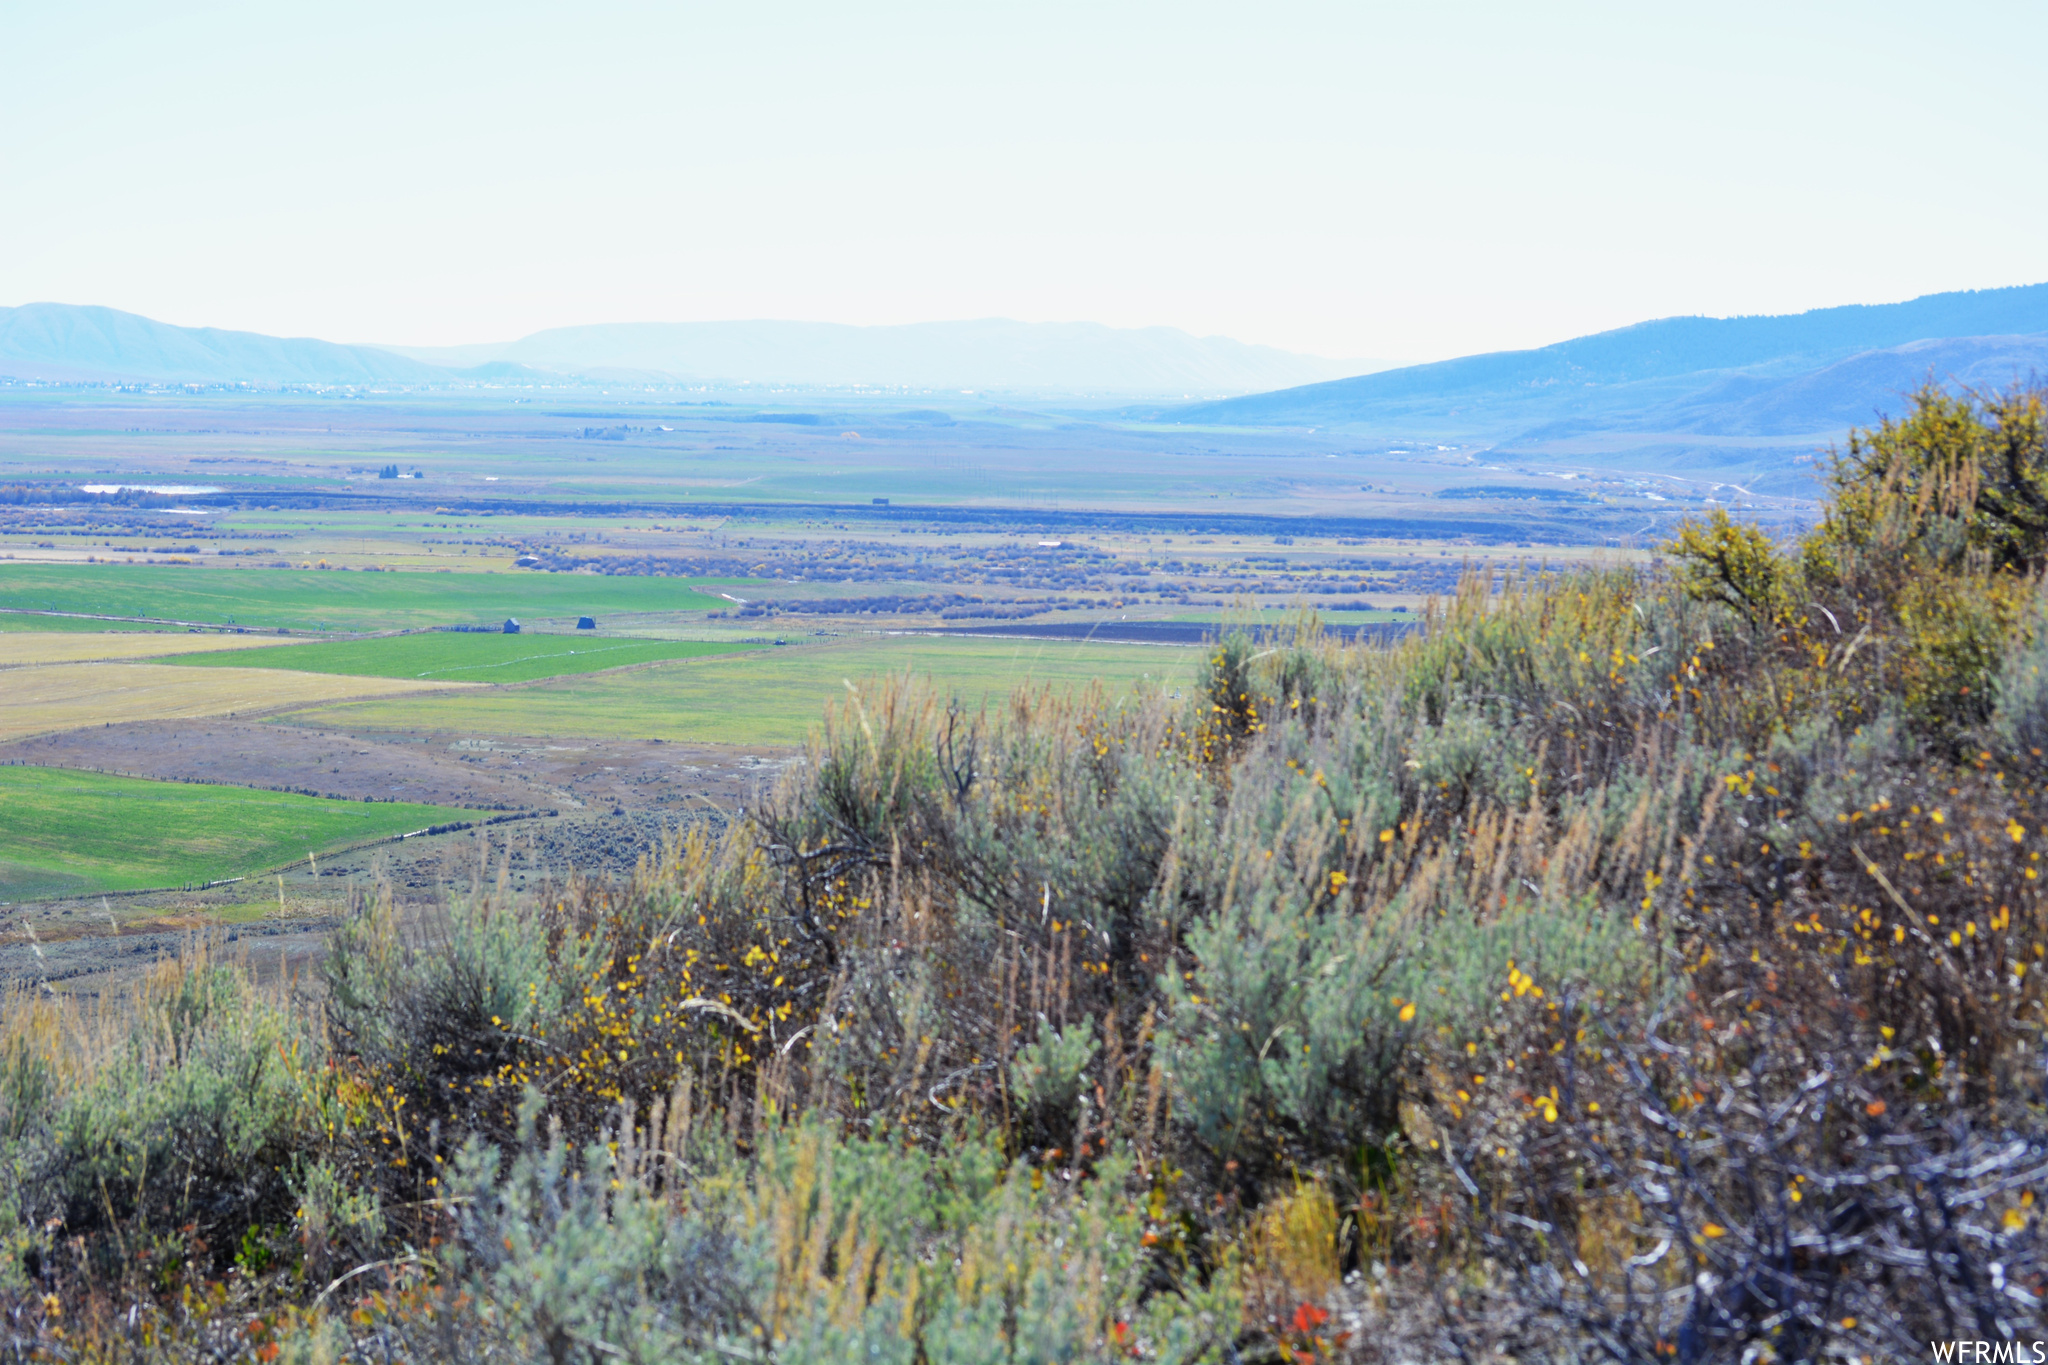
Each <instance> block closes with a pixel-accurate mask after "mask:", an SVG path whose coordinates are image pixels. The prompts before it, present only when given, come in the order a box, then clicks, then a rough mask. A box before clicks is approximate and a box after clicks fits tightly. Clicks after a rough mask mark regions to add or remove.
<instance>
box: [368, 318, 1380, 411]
mask: <svg viewBox="0 0 2048 1365" xmlns="http://www.w3.org/2000/svg"><path fill="white" fill-rule="evenodd" d="M388 349H390V350H392V351H394V352H395V353H397V354H400V355H404V356H409V357H411V358H413V359H415V360H421V361H426V362H428V363H432V364H441V365H451V364H452V365H474V364H478V363H480V362H489V361H509V362H512V363H516V364H520V365H526V366H529V367H531V368H533V369H537V370H547V371H553V372H555V373H560V374H580V375H589V376H593V377H608V376H613V375H620V376H624V375H634V376H648V377H656V376H659V377H666V378H670V379H675V380H681V381H685V382H697V383H712V384H719V383H724V384H814V385H831V386H851V385H873V386H877V387H887V388H932V389H976V390H980V389H1010V390H1038V391H1047V390H1052V391H1063V392H1072V393H1171V392H1173V391H1174V390H1177V389H1178V390H1182V391H1186V392H1194V393H1201V392H1208V393H1215V392H1219V391H1221V392H1226V393H1229V392H1237V393H1243V392H1254V391H1258V390H1263V389H1269V388H1272V387H1274V386H1276V385H1278V386H1286V385H1294V384H1301V383H1305V382H1313V381H1315V380H1320V379H1326V378H1332V377H1335V376H1337V375H1341V374H1346V373H1355V372H1356V371H1357V367H1358V365H1359V364H1360V363H1361V362H1357V361H1350V362H1347V361H1340V360H1326V359H1324V358H1322V357H1319V356H1307V355H1298V354H1296V353H1294V352H1290V351H1282V350H1279V349H1277V348H1274V347H1271V346H1254V345H1249V344H1247V343H1244V342H1240V341H1233V340H1231V339H1230V338H1228V337H1197V336H1193V335H1191V334H1189V333H1187V332H1183V331H1180V330H1178V329H1177V328H1172V327H1143V328H1118V327H1108V326H1104V325H1103V324H1101V323H1093V322H1014V321H1011V320H1009V319H1006V318H984V319H978V320H974V321H965V322H920V323H908V324H904V325H900V326H882V327H855V326H850V325H847V324H844V323H829V322H783V321H744V322H635V323H601V324H594V325H591V326H585V327H556V328H551V329H549V330H547V331H543V332H536V333H534V334H533V335H531V336H527V337H522V338H520V339H519V340H517V341H511V342H506V343H503V344H502V345H488V346H451V347H407V346H394V347H390V348H388ZM1366 363H1369V362H1366Z"/></svg>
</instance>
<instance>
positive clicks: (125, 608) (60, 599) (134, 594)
mask: <svg viewBox="0 0 2048 1365" xmlns="http://www.w3.org/2000/svg"><path fill="white" fill-rule="evenodd" d="M727 605H729V604H728V603H727V602H726V601H725V600H724V599H723V598H718V597H707V596H706V595H705V594H703V593H700V592H697V591H695V590H694V589H692V588H691V587H690V586H689V585H688V584H686V583H684V582H682V581H681V580H679V579H674V578H633V577H606V576H601V575H596V574H550V573H533V572H529V571H527V570H523V569H506V570H505V571H504V572H502V573H354V572H343V571H340V570H330V571H327V572H322V571H320V570H318V569H202V568H197V567H186V566H182V565H175V564H173V565H161V564H23V563H10V564H0V609H5V608H14V609H16V610H29V611H78V612H93V613H99V614H104V615H108V616H148V617H155V618H159V619H162V620H169V621H194V622H199V623H202V624H219V625H239V626H258V627H262V628H264V629H273V628H275V627H278V626H286V627H289V628H291V629H293V630H396V629H401V628H404V627H407V626H438V625H464V624H475V625H487V624H491V623H494V622H497V621H502V620H503V619H504V618H505V617H507V616H516V617H520V618H540V617H556V618H560V617H567V618H570V619H572V620H573V619H574V618H575V617H577V616H597V617H600V618H602V616H603V615H604V613H606V612H620V611H630V612H652V611H703V610H706V609H710V608H717V607H724V606H727ZM600 623H601V622H600Z"/></svg>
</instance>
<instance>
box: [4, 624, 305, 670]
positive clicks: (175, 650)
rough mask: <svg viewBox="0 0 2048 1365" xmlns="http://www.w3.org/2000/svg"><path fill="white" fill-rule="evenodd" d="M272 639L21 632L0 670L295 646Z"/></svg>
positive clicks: (9, 642) (7, 644)
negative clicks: (164, 655)
mask: <svg viewBox="0 0 2048 1365" xmlns="http://www.w3.org/2000/svg"><path fill="white" fill-rule="evenodd" d="M294 643H297V642H296V641H291V640H280V639H278V638H277V637H276V636H274V635H187V634H185V633H184V632H182V631H180V632H178V633H176V634H173V633H172V632H170V631H160V632H151V633H148V634H125V635H117V634H113V633H111V632H110V633H108V634H104V635H88V634H78V633H74V632H60V631H40V630H38V631H22V632H21V633H19V634H12V633H10V634H9V635H7V636H6V637H4V646H0V668H25V667H31V666H33V665H36V664H79V663H91V662H94V661H97V660H102V659H148V658H154V657H155V656H157V655H159V654H197V653H200V652H201V651H206V652H209V653H210V652H212V651H214V650H219V649H255V648H258V647H260V646H264V645H282V644H294Z"/></svg>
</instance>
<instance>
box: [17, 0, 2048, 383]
mask: <svg viewBox="0 0 2048 1365" xmlns="http://www.w3.org/2000/svg"><path fill="white" fill-rule="evenodd" d="M0 32H4V33H5V34H6V38H5V41H4V42H0V305H4V304H20V303H27V302H31V301H37V300H53V301H58V302H66V303H98V304H105V305H108V306H111V307H116V308H122V309H126V310H129V311H132V312H137V313H143V314H146V315H148V316H151V317H155V318H159V319H161V320H163V321H166V322H173V323H179V324H182V325H187V326H220V327H234V328H244V329H248V330H253V331H261V332H269V333H274V334H280V335H290V336H321V337H325V338H328V339H330V340H340V341H377V342H387V343H397V344H410V345H445V344H455V343H462V342H482V341H501V340H510V339H512V338H515V337H518V336H522V335H525V334H527V333H530V332H534V331H537V330H540V329H542V328H545V327H553V326H563V325H572V324H580V323H593V322H625V321H690V320H713V319H730V318H792V319H804V320H815V321H830V322H849V323H897V322H920V321H933V320H941V319H952V318H976V317H1012V318H1021V319H1025V320H1033V321H1076V320H1086V321H1096V322H1104V323H1109V324H1111V325H1114V326H1151V325H1167V326H1174V327H1181V328H1185V329H1187V330H1188V331H1191V332H1194V333H1197V334H1201V335H1219V334H1220V335H1225V336H1232V337H1236V338H1238V339H1240V340H1244V341H1251V342H1258V343H1263V344H1267V345H1274V346H1280V347H1284V348H1287V349H1290V350H1298V351H1306V352H1311V353H1315V354H1321V355H1327V356H1333V357H1338V358H1347V359H1348V358H1372V359H1380V360H1399V361H1404V362H1405V361H1422V360H1430V359H1437V358H1442V357H1445V356H1451V355H1458V354H1465V353H1470V352H1475V351H1486V350H1499V349H1508V348H1515V347H1523V346H1534V345H1542V344H1544V343H1547V342H1551V341H1556V340H1561V339H1563V338H1565V337H1569V336H1575V335H1580V334H1584V333H1587V332H1593V331H1598V330H1602V329H1604V328H1608V327H1616V326H1623V325H1626V324H1628V323H1631V322H1636V321H1640V320H1643V319H1646V318H1652V317H1663V316H1670V315H1674V314H1690V313H1699V314H1708V315H1713V316H1726V315H1731V314H1738V313H1782V312H1796V311H1799V310H1802V309H1806V308H1813V307H1824V306H1829V305H1833V304H1841V303H1877V302H1887V301H1892V300H1897V299H1904V298H1910V297H1914V296H1916V295H1919V294H1924V293H1930V292H1935V291H1939V290H1947V289H1966V288H1983V287H1992V286H1999V285H2010V284H2023V283H2033V282H2037V281H2041V280H2048V231H2044V230H2043V229H2042V226H2041V225H2042V224H2043V223H2044V222H2048V175H2044V174H2042V170H2043V164H2042V163H2043V153H2042V151H2041V150H2040V145H2041V144H2040V131H2041V129H2042V128H2043V127H2048V82H2044V81H2042V80H2040V79H2039V75H2038V70H2037V65H2036V64H2037V62H2038V59H2039V53H2040V52H2041V51H2043V50H2044V48H2048V5H2041V4H2039V3H2038V0H2036V2H2035V3H2028V4H2019V3H1972V2H1971V0H1951V3H1949V4H1947V5H1944V6H1940V7H1928V6H1925V5H1924V4H1914V5H1911V6H1908V5H1904V4H1891V3H1885V2H1884V0H1861V2H1860V3H1854V4H1804V3H1798V0H1773V2H1772V3H1760V4H1752V3H1747V0H1717V3H1714V4H1704V3H1694V4H1685V5H1679V4H1643V3H1640V0H1633V2H1632V3H1626V4H1579V3H1570V0H1558V2H1556V3H1551V4H1546V5H1532V4H1529V3H1527V0H1516V2H1515V3H1476V2H1475V3H1456V2H1455V0H1453V2H1451V3H1427V4H1424V3H1415V0H1404V2H1403V3H1398V4H1382V3H1377V2H1376V0H1351V2H1350V3H1340V4H1318V3H1289V2H1288V0H1263V3H1259V4H1249V3H1233V4H1213V3H1205V2H1204V0H1174V3H1170V4H1169V3H1127V2H1125V0H1087V2H1086V3H1076V4H1068V3H1063V0H1032V3H1029V4H1009V3H995V2H993V0H991V2H990V3H976V2H975V0H947V2H946V3H933V4H913V3H880V2H877V0H870V2H868V3H860V2H859V0H855V2H854V3H848V0H835V2H834V3H796V2H794V0H748V2H747V3H733V0H723V3H717V4H695V3H674V2H671V3H662V4H633V3H588V4H583V5H568V4H555V5H531V4H522V3H519V2H518V0H493V3H490V4H461V3H436V2H435V0H412V3H407V4H393V3H386V2H385V0H350V3H347V4H340V3H333V2H332V0H329V2H328V3H293V2H291V0H263V3H249V4H241V3H218V4H191V3H178V0H152V2H151V3H139V4H127V3H104V2H99V0H78V2H77V3H68V4H63V5H54V4H48V3H43V0H0Z"/></svg>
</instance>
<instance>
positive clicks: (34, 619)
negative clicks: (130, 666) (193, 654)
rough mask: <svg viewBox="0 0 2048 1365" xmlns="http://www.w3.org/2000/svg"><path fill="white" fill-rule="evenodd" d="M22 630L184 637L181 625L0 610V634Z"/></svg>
mask: <svg viewBox="0 0 2048 1365" xmlns="http://www.w3.org/2000/svg"><path fill="white" fill-rule="evenodd" d="M24 631H34V632H36V633H38V634H44V633H48V632H52V631H63V632H65V633H66V634H80V635H86V634H90V635H105V634H108V633H110V632H118V633H120V634H123V635H133V634H136V633H138V632H149V631H155V632H156V633H157V634H159V635H171V634H178V635H183V634H184V633H185V628H184V627H183V626H157V625H150V624H147V623H145V622H141V621H101V620H97V619H95V618H93V617H90V616H42V615H38V614H35V613H32V612H25V611H0V635H18V634H21V633H22V632H24Z"/></svg>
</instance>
